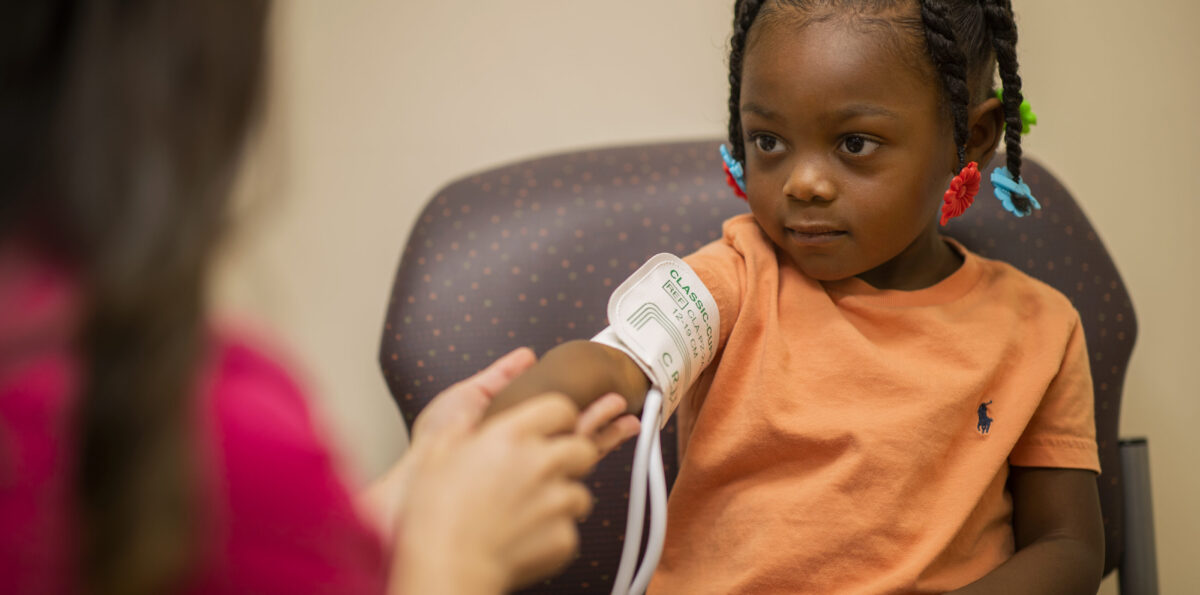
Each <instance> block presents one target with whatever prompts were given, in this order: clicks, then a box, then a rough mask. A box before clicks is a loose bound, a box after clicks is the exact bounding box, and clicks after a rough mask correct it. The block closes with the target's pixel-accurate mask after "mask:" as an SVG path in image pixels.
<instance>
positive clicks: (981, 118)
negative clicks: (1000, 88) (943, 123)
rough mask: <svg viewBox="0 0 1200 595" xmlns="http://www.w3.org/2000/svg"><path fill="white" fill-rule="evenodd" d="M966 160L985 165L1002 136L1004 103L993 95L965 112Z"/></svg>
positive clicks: (989, 160)
mask: <svg viewBox="0 0 1200 595" xmlns="http://www.w3.org/2000/svg"><path fill="white" fill-rule="evenodd" d="M967 131H968V133H967V161H974V162H976V163H978V164H979V169H983V168H985V167H987V165H988V164H989V163H991V161H992V157H995V156H996V149H997V147H999V146H1000V139H1001V138H1003V137H1004V104H1003V103H1001V102H1000V100H999V99H996V98H995V97H989V98H987V100H986V101H984V102H983V103H980V104H979V105H977V106H975V107H973V108H971V110H970V112H969V113H968V114H967Z"/></svg>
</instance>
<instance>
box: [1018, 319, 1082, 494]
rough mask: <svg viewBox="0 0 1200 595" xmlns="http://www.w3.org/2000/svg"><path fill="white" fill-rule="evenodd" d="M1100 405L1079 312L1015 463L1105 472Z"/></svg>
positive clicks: (1025, 432) (1023, 436) (1028, 465)
mask: <svg viewBox="0 0 1200 595" xmlns="http://www.w3.org/2000/svg"><path fill="white" fill-rule="evenodd" d="M1095 407H1096V406H1095V397H1094V396H1093V392H1092V373H1091V368H1090V367H1089V366H1088V352H1087V342H1086V341H1085V340H1084V337H1083V323H1082V322H1080V320H1079V318H1078V314H1076V318H1075V323H1074V327H1073V329H1072V332H1071V338H1070V339H1069V340H1068V341H1067V347H1066V350H1065V352H1064V354H1063V359H1062V364H1061V366H1060V367H1059V370H1058V374H1057V375H1056V376H1055V377H1054V380H1052V381H1051V382H1050V386H1049V387H1048V388H1047V389H1046V394H1045V395H1044V396H1043V397H1042V402H1041V404H1039V405H1038V408H1037V410H1036V411H1035V412H1034V414H1033V418H1032V419H1030V420H1029V425H1027V426H1026V427H1025V431H1024V432H1023V433H1022V434H1021V438H1020V439H1019V440H1018V441H1017V444H1016V446H1014V447H1013V450H1012V453H1010V454H1009V456H1008V461H1009V463H1010V464H1012V465H1015V466H1018V467H1053V468H1062V469H1088V470H1091V471H1095V472H1097V473H1099V472H1100V457H1099V453H1098V451H1097V449H1096V422H1095Z"/></svg>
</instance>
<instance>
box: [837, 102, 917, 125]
mask: <svg viewBox="0 0 1200 595" xmlns="http://www.w3.org/2000/svg"><path fill="white" fill-rule="evenodd" d="M863 116H882V117H884V118H891V119H893V120H901V119H902V118H901V117H900V114H897V113H896V112H894V111H892V110H890V109H888V108H886V107H883V106H880V105H874V104H870V103H852V104H850V105H847V106H844V107H842V108H840V109H838V110H836V111H834V112H833V113H832V114H831V119H833V120H834V121H837V122H844V121H846V120H850V119H853V118H860V117H863Z"/></svg>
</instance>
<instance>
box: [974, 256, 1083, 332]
mask: <svg viewBox="0 0 1200 595" xmlns="http://www.w3.org/2000/svg"><path fill="white" fill-rule="evenodd" d="M964 251H965V252H966V253H967V254H969V255H970V257H971V258H974V259H976V260H977V261H978V263H979V267H980V269H981V271H982V274H981V275H980V283H979V287H978V288H977V291H976V292H975V294H976V295H978V296H980V297H982V298H984V299H988V300H993V301H1001V302H1006V303H1008V304H1009V305H1012V306H1015V307H1016V308H1017V309H1018V310H1019V311H1020V312H1021V313H1022V314H1023V315H1025V316H1026V317H1035V318H1039V319H1044V318H1046V317H1049V318H1053V319H1068V320H1071V321H1074V320H1077V319H1078V318H1079V313H1078V312H1077V311H1076V310H1075V306H1074V304H1072V303H1071V300H1070V299H1069V298H1068V297H1067V296H1066V295H1064V294H1063V293H1062V292H1061V291H1059V290H1058V289H1056V288H1055V287H1053V286H1052V285H1050V284H1049V283H1047V282H1046V281H1043V280H1041V279H1038V278H1037V277H1034V276H1033V275H1030V274H1029V273H1026V272H1025V271H1022V270H1021V269H1019V268H1017V267H1016V266H1014V265H1013V264H1012V263H1009V262H1006V261H1003V260H997V259H992V258H988V257H986V256H982V255H979V254H977V253H975V252H971V251H970V250H967V249H965V248H964Z"/></svg>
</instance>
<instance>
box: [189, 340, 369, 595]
mask: <svg viewBox="0 0 1200 595" xmlns="http://www.w3.org/2000/svg"><path fill="white" fill-rule="evenodd" d="M216 374H217V375H216V377H215V378H214V380H213V384H212V385H211V386H212V389H213V396H214V398H213V400H212V406H213V416H212V420H213V421H214V422H215V425H216V428H215V433H216V453H215V459H216V462H215V464H216V466H217V467H216V470H217V472H218V474H219V476H218V479H219V481H218V486H219V487H218V497H217V500H218V502H221V503H223V506H219V507H218V508H219V509H220V510H221V514H223V515H224V516H225V517H226V518H227V522H225V523H221V526H222V527H223V529H222V531H223V532H224V535H222V536H218V538H217V539H218V542H223V544H224V547H221V548H219V549H218V553H217V554H216V559H215V560H214V562H215V563H216V564H218V565H220V566H224V571H223V572H222V571H217V572H214V573H212V574H211V575H210V576H222V577H223V578H222V579H221V580H220V582H226V581H228V582H227V584H224V585H212V584H210V585H201V587H205V588H201V589H199V591H201V592H211V591H222V590H225V589H226V588H230V589H231V590H234V591H237V592H244V593H288V594H295V593H381V592H383V590H384V587H385V583H386V572H387V564H386V559H387V558H386V554H385V551H384V547H383V544H382V542H381V539H380V537H379V536H378V535H377V534H376V533H375V532H374V531H373V530H372V529H370V528H369V527H368V526H367V525H366V524H365V523H364V522H363V520H362V519H360V518H359V516H358V514H357V510H356V508H355V504H354V501H353V499H352V497H351V494H350V491H349V490H348V489H347V486H346V485H345V484H344V483H343V481H342V479H341V477H340V475H339V473H338V469H337V466H336V464H335V459H334V457H333V456H332V455H331V453H330V451H329V449H328V448H327V447H326V445H325V444H324V441H323V440H322V439H321V437H320V436H319V434H318V432H317V430H316V428H315V427H314V424H313V420H312V419H311V417H310V414H309V410H308V407H307V404H306V402H305V399H304V397H303V395H302V394H301V392H300V390H299V388H298V387H297V386H296V384H295V383H294V382H293V381H292V379H291V377H290V376H289V375H288V374H287V372H286V371H285V370H284V369H283V368H282V367H281V366H279V365H278V364H276V363H275V362H273V361H271V360H270V359H268V358H266V357H265V356H263V355H261V354H260V353H258V352H256V351H255V350H253V349H252V348H250V347H249V346H247V345H245V344H241V343H237V342H227V343H226V344H225V345H224V346H223V348H222V350H221V355H220V358H219V363H218V364H217V367H216Z"/></svg>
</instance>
